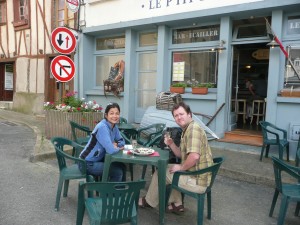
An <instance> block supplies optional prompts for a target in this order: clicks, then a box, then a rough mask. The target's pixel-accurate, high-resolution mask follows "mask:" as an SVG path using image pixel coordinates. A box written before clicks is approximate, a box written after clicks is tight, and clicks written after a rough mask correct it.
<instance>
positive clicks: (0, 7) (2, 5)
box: [0, 0, 6, 25]
mask: <svg viewBox="0 0 300 225" xmlns="http://www.w3.org/2000/svg"><path fill="white" fill-rule="evenodd" d="M2 24H6V1H1V0H0V25H2Z"/></svg>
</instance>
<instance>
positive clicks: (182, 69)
mask: <svg viewBox="0 0 300 225" xmlns="http://www.w3.org/2000/svg"><path fill="white" fill-rule="evenodd" d="M172 58H173V65H172V82H173V83H176V82H185V83H189V82H188V81H191V80H196V81H198V82H199V83H213V84H216V83H217V65H218V52H216V51H182V52H173V57H172Z"/></svg>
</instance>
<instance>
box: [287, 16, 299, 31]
mask: <svg viewBox="0 0 300 225" xmlns="http://www.w3.org/2000/svg"><path fill="white" fill-rule="evenodd" d="M287 33H288V34H300V16H298V17H297V18H289V19H288V28H287Z"/></svg>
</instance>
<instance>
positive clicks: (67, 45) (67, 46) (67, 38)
mask: <svg viewBox="0 0 300 225" xmlns="http://www.w3.org/2000/svg"><path fill="white" fill-rule="evenodd" d="M66 40H67V43H66V48H69V36H67V37H66Z"/></svg>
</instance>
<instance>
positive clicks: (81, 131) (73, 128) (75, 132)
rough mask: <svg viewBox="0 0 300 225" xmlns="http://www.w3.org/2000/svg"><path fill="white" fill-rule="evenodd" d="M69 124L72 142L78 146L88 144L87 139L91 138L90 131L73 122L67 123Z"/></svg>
mask: <svg viewBox="0 0 300 225" xmlns="http://www.w3.org/2000/svg"><path fill="white" fill-rule="evenodd" d="M69 122H70V125H71V131H72V138H73V140H74V141H75V142H76V143H78V144H80V145H85V144H87V143H88V141H89V139H90V136H91V133H92V131H91V130H90V128H89V127H86V126H83V125H80V124H78V123H75V122H74V121H71V120H70V121H69ZM78 134H79V135H80V134H81V135H80V136H83V137H79V135H78Z"/></svg>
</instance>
